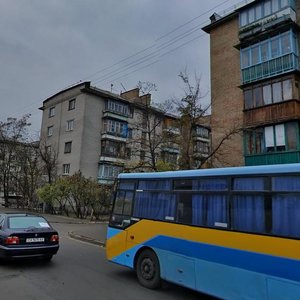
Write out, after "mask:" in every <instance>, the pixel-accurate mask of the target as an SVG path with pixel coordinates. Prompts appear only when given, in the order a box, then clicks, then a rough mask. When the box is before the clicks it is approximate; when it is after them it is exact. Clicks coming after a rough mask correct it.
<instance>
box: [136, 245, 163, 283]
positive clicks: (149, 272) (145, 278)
mask: <svg viewBox="0 0 300 300" xmlns="http://www.w3.org/2000/svg"><path fill="white" fill-rule="evenodd" d="M136 273H137V278H138V280H139V282H140V284H141V285H143V286H144V287H146V288H148V289H156V288H159V287H160V284H161V279H160V267H159V261H158V258H157V256H156V254H155V253H154V252H153V251H151V250H149V249H147V250H144V251H142V252H141V253H140V255H139V257H138V260H137V265H136Z"/></svg>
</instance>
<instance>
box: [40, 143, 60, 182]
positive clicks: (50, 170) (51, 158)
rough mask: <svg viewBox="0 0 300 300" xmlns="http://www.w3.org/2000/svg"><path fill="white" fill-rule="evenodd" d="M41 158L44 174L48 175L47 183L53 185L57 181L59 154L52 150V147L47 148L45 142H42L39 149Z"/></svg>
mask: <svg viewBox="0 0 300 300" xmlns="http://www.w3.org/2000/svg"><path fill="white" fill-rule="evenodd" d="M39 156H40V159H41V164H42V166H43V170H44V171H43V173H44V174H45V173H46V175H47V182H48V183H50V184H51V183H52V182H54V181H55V179H56V176H57V157H58V153H57V152H56V151H55V150H54V149H52V147H50V146H47V145H46V144H45V143H44V142H41V143H40V147H39Z"/></svg>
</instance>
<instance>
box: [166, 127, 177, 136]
mask: <svg viewBox="0 0 300 300" xmlns="http://www.w3.org/2000/svg"><path fill="white" fill-rule="evenodd" d="M163 131H164V132H165V133H168V134H173V135H180V129H179V128H177V127H173V126H168V127H165V128H164V129H163Z"/></svg>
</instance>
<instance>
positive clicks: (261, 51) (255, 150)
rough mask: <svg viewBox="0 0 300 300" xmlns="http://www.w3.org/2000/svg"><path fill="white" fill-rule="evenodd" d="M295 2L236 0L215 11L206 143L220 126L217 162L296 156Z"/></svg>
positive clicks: (299, 141)
mask: <svg viewBox="0 0 300 300" xmlns="http://www.w3.org/2000/svg"><path fill="white" fill-rule="evenodd" d="M299 5H300V1H295V0H260V1H258V0H256V1H246V2H243V4H242V5H240V7H238V8H236V9H235V10H234V11H232V12H230V13H228V14H225V15H218V14H214V15H212V16H211V23H210V24H209V25H207V26H205V27H204V28H203V30H204V31H205V32H207V33H209V34H210V55H211V91H212V92H211V95H212V115H211V129H212V146H213V147H214V146H215V145H216V144H218V142H219V141H220V139H222V136H224V134H225V133H226V132H229V131H230V130H232V129H233V127H235V128H239V127H240V128H242V129H243V130H242V134H236V135H235V136H234V137H232V138H231V139H229V140H228V141H226V142H225V143H224V147H223V149H224V156H223V157H222V158H223V160H222V161H220V162H219V163H220V165H227V164H229V165H233V166H235V165H262V164H276V163H294V162H299V161H300V138H299V118H300V102H299Z"/></svg>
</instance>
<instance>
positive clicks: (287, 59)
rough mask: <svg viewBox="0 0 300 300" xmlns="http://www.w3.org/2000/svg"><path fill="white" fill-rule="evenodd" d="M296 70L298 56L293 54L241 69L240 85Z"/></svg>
mask: <svg viewBox="0 0 300 300" xmlns="http://www.w3.org/2000/svg"><path fill="white" fill-rule="evenodd" d="M298 69H299V63H298V56H296V55H295V54H294V53H290V54H287V55H284V56H281V57H277V58H274V59H272V60H269V61H266V62H263V63H260V64H257V65H255V66H251V67H248V68H245V69H242V83H243V84H247V83H251V82H255V81H258V80H261V79H266V78H269V77H272V76H275V75H279V74H284V73H287V72H289V71H294V70H298Z"/></svg>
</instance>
